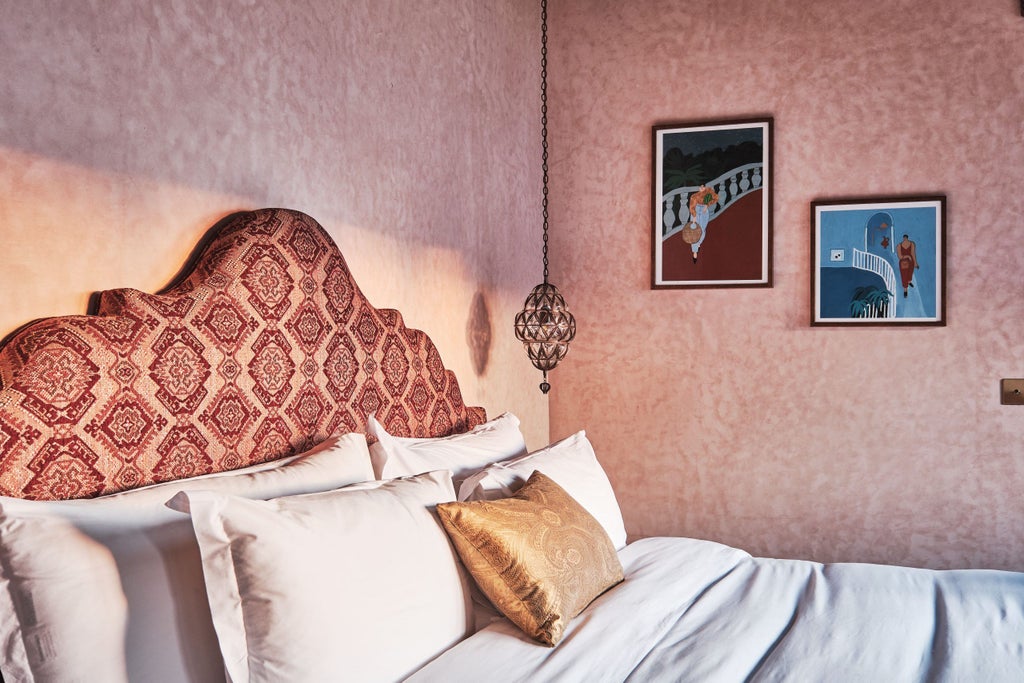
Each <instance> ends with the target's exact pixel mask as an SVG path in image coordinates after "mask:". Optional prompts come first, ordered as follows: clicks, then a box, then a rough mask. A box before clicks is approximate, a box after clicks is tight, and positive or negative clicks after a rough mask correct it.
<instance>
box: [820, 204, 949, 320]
mask: <svg viewBox="0 0 1024 683" xmlns="http://www.w3.org/2000/svg"><path fill="white" fill-rule="evenodd" d="M811 226H812V228H811V324H812V325H847V326H849V325H945V324H946V197H945V196H942V195H936V196H929V197H894V198H864V199H829V200H819V201H814V202H811Z"/></svg>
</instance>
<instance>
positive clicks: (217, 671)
mask: <svg viewBox="0 0 1024 683" xmlns="http://www.w3.org/2000/svg"><path fill="white" fill-rule="evenodd" d="M281 463H283V464H281ZM277 465H278V466H274V464H266V463H265V464H260V465H256V466H253V467H249V468H245V469H241V470H236V471H233V472H224V473H219V474H215V475H206V476H202V477H195V478H192V479H185V480H182V481H175V482H167V483H164V484H157V485H154V486H148V487H145V488H140V489H135V490H133V491H127V492H124V493H119V494H115V495H110V496H105V497H102V498H94V499H91V500H71V501H29V500H21V499H16V498H3V497H0V650H2V651H0V670H2V671H3V673H4V676H6V677H7V680H9V681H32V680H36V681H39V680H55V681H65V680H68V681H70V680H86V679H88V680H95V681H105V682H107V681H112V682H113V681H124V680H128V679H131V680H137V681H147V682H148V681H214V680H223V677H224V664H223V661H222V660H221V658H220V652H219V651H218V649H217V644H216V637H215V633H214V630H213V623H212V620H211V617H210V609H209V606H208V605H207V602H206V591H205V587H204V584H203V576H202V562H201V560H200V557H199V548H198V546H197V545H196V541H195V535H194V534H193V532H192V528H191V525H190V524H189V521H188V518H187V517H184V516H182V515H181V514H179V513H176V512H174V511H172V510H169V509H167V507H165V505H164V504H165V503H166V501H167V500H168V499H169V498H171V497H172V496H173V495H174V494H175V493H177V492H178V491H182V490H192V489H196V488H203V489H212V490H217V491H224V492H231V493H236V494H238V495H243V496H253V497H258V498H269V497H273V496H281V495H289V494H294V493H305V492H312V491H322V490H326V489H332V488H336V487H338V486H343V485H345V484H348V483H351V482H356V481H362V480H365V479H368V478H372V476H373V472H372V469H371V467H370V456H369V451H368V450H367V447H366V439H365V437H363V436H362V435H361V434H349V435H346V436H343V437H340V438H332V439H328V440H327V441H325V442H324V443H322V444H320V445H319V446H318V447H317V448H315V449H313V450H312V451H310V452H308V453H306V454H303V455H300V456H296V457H292V458H288V459H286V460H283V461H280V462H279V463H277Z"/></svg>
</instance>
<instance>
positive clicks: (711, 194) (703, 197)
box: [690, 183, 718, 263]
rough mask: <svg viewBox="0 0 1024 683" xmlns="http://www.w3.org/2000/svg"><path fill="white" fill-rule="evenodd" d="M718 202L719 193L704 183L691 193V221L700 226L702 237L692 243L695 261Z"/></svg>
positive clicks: (691, 247)
mask: <svg viewBox="0 0 1024 683" xmlns="http://www.w3.org/2000/svg"><path fill="white" fill-rule="evenodd" d="M717 203H718V193H717V192H715V191H714V190H712V189H711V188H710V187H708V186H707V185H705V184H704V183H701V184H700V187H698V188H697V191H696V192H694V193H693V194H691V195H690V222H691V223H696V224H697V225H698V226H700V230H701V232H700V239H699V240H698V241H697V242H695V243H693V244H691V245H690V249H691V250H692V251H693V262H694V263H696V262H697V251H698V250H699V249H700V245H701V243H702V242H703V241H704V237H706V236H707V231H708V221H709V220H711V207H712V206H714V205H715V204H717Z"/></svg>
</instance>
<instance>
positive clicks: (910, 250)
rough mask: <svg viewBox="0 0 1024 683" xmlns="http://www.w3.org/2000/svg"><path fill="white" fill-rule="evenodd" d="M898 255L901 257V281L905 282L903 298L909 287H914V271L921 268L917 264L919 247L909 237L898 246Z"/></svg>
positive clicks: (904, 238)
mask: <svg viewBox="0 0 1024 683" xmlns="http://www.w3.org/2000/svg"><path fill="white" fill-rule="evenodd" d="M896 253H897V255H898V256H899V257H900V280H902V281H903V296H904V298H905V297H906V296H907V287H913V286H914V283H913V282H911V280H913V278H914V271H915V270H917V269H918V268H920V267H921V266H919V265H918V263H917V245H916V244H914V243H913V242H912V241H911V240H910V238H909V237H908V236H907V235H904V236H903V241H902V242H900V243H899V244H898V245H896Z"/></svg>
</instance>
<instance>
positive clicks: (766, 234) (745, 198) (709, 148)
mask: <svg viewBox="0 0 1024 683" xmlns="http://www.w3.org/2000/svg"><path fill="white" fill-rule="evenodd" d="M653 138H654V154H653V166H654V172H653V176H654V178H653V183H652V184H653V193H652V194H653V221H652V223H653V228H652V231H651V289H681V288H688V287H771V286H772V119H771V118H760V119H744V120H734V121H694V122H689V123H675V124H668V125H661V126H655V127H654V129H653Z"/></svg>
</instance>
